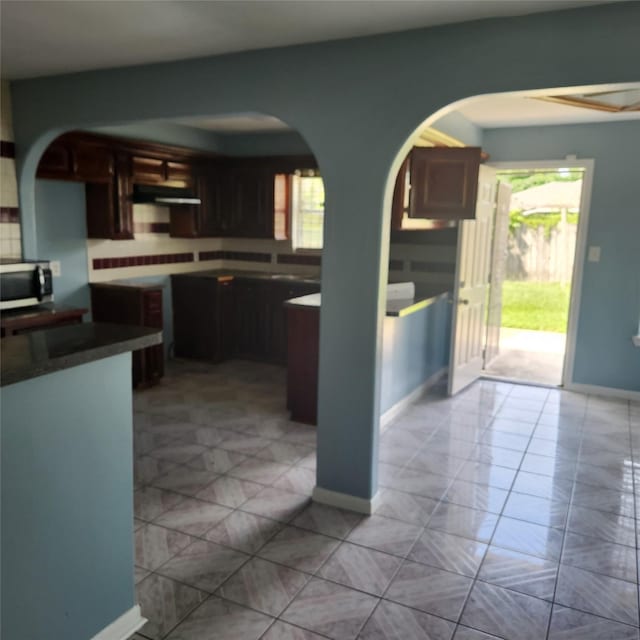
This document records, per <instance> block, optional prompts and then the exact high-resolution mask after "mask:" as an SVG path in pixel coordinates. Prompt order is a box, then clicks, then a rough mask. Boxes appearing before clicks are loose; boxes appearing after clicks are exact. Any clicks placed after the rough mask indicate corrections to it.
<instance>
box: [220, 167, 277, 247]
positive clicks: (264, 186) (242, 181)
mask: <svg viewBox="0 0 640 640" xmlns="http://www.w3.org/2000/svg"><path fill="white" fill-rule="evenodd" d="M274 181H275V175H274V173H273V172H272V171H271V170H270V169H268V168H267V169H254V168H247V169H245V168H237V169H232V170H230V171H229V172H227V184H228V188H229V194H228V198H229V199H228V201H227V202H226V206H227V207H228V211H229V225H228V228H227V231H226V234H225V235H231V236H234V237H246V238H273V219H274Z"/></svg>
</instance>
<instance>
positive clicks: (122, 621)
mask: <svg viewBox="0 0 640 640" xmlns="http://www.w3.org/2000/svg"><path fill="white" fill-rule="evenodd" d="M146 622H147V619H146V618H143V617H142V614H141V613H140V605H135V606H133V607H131V609H129V611H126V612H125V613H123V614H122V615H121V616H120V617H119V618H117V619H116V620H114V621H113V622H112V623H111V624H110V625H109V626H108V627H105V628H104V629H103V630H102V631H100V632H99V633H98V634H97V635H95V636H93V638H91V640H127V639H128V638H130V637H131V636H132V635H133V634H134V633H135V632H136V631H138V629H141V628H142V627H143V626H144V625H145V624H146Z"/></svg>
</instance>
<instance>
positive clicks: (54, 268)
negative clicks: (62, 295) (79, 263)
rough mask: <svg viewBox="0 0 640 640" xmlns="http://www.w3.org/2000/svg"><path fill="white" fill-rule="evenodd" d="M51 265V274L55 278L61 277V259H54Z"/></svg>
mask: <svg viewBox="0 0 640 640" xmlns="http://www.w3.org/2000/svg"><path fill="white" fill-rule="evenodd" d="M49 266H50V267H51V275H52V276H53V277H54V278H59V277H60V276H61V275H62V268H61V266H60V260H52V261H51V262H50V263H49Z"/></svg>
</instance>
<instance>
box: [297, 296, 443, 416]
mask: <svg viewBox="0 0 640 640" xmlns="http://www.w3.org/2000/svg"><path fill="white" fill-rule="evenodd" d="M391 286H393V285H390V287H391ZM449 296H450V294H449V293H448V292H445V293H441V294H438V295H435V296H432V297H429V298H422V297H418V298H414V297H410V298H393V297H390V298H388V299H387V302H386V313H385V318H384V320H383V330H382V335H383V337H382V365H381V366H382V376H381V384H380V412H381V419H380V422H381V425H382V426H384V425H386V424H388V423H389V422H390V421H391V420H392V419H393V417H395V415H397V413H398V412H399V411H401V410H402V408H403V407H404V406H405V405H406V404H407V402H408V401H409V400H410V399H412V398H414V397H415V396H416V395H418V394H419V393H421V392H422V391H423V390H424V389H425V388H426V387H427V386H429V385H430V384H432V383H433V382H434V381H435V380H437V379H438V378H439V377H440V376H441V375H442V374H443V373H444V372H445V371H446V369H447V366H448V363H449V344H450V334H451V304H449ZM321 304H322V294H320V293H315V294H311V295H306V296H301V297H298V298H294V299H292V300H288V301H287V302H286V303H285V305H286V307H287V327H288V367H287V407H288V409H289V410H290V411H291V419H292V420H296V421H299V422H306V423H309V424H316V422H317V402H318V364H319V362H318V355H319V341H320V307H321Z"/></svg>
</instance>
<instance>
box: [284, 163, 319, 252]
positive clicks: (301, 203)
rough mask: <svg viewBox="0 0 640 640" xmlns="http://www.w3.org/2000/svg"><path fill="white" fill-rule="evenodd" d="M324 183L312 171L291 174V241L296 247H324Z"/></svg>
mask: <svg viewBox="0 0 640 640" xmlns="http://www.w3.org/2000/svg"><path fill="white" fill-rule="evenodd" d="M323 228H324V183H323V181H322V178H321V177H320V176H319V175H317V174H316V173H315V172H312V171H304V172H300V171H298V172H296V174H295V175H293V176H291V243H292V245H293V248H294V249H322V233H323Z"/></svg>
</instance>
